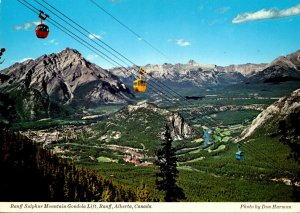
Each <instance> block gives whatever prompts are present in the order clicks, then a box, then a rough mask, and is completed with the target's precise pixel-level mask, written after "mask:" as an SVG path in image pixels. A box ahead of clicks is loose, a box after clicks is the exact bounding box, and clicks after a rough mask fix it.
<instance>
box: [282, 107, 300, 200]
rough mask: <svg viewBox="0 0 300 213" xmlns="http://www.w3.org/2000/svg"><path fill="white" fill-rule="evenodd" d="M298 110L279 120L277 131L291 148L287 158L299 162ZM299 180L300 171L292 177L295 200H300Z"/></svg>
mask: <svg viewBox="0 0 300 213" xmlns="http://www.w3.org/2000/svg"><path fill="white" fill-rule="evenodd" d="M299 122H300V111H298V112H295V113H291V114H290V115H289V117H288V118H287V119H286V120H281V121H280V122H279V127H278V130H279V133H280V134H281V137H280V141H281V142H282V143H284V144H287V145H288V146H289V147H290V148H291V153H290V155H289V158H291V159H294V160H295V161H296V162H297V163H298V164H300V126H299ZM298 182H300V172H299V171H298V172H297V174H296V176H295V177H294V178H292V185H293V198H294V200H295V201H300V189H299V187H297V186H296V183H298Z"/></svg>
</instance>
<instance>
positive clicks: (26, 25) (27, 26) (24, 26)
mask: <svg viewBox="0 0 300 213" xmlns="http://www.w3.org/2000/svg"><path fill="white" fill-rule="evenodd" d="M38 24H40V22H38V21H32V22H26V23H24V24H22V25H17V26H15V27H14V28H15V30H17V31H19V30H30V29H31V28H32V27H35V26H36V25H38Z"/></svg>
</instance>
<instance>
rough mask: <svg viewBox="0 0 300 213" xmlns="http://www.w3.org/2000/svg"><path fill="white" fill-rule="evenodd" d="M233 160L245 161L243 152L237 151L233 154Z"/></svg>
mask: <svg viewBox="0 0 300 213" xmlns="http://www.w3.org/2000/svg"><path fill="white" fill-rule="evenodd" d="M235 158H236V159H237V160H245V155H244V152H243V151H240V150H239V151H237V152H236V153H235Z"/></svg>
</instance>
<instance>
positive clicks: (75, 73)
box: [0, 48, 133, 117]
mask: <svg viewBox="0 0 300 213" xmlns="http://www.w3.org/2000/svg"><path fill="white" fill-rule="evenodd" d="M1 73H2V74H3V76H5V77H9V78H8V79H5V81H4V80H3V81H2V83H1V84H0V91H1V92H3V93H6V94H15V93H18V92H19V93H22V94H24V96H26V97H27V100H28V101H29V104H27V106H28V107H30V105H34V104H38V105H41V104H42V102H45V103H46V102H55V103H57V104H59V105H70V104H74V105H80V106H82V105H97V104H101V103H117V104H120V103H128V102H130V100H131V98H132V97H133V94H132V93H131V92H130V90H129V89H128V88H127V87H126V86H125V85H124V84H123V83H122V82H121V81H120V80H119V79H118V78H117V77H116V76H115V75H113V74H111V73H109V72H108V71H106V70H103V69H102V68H100V67H99V66H97V65H95V64H92V63H90V62H88V61H87V60H85V59H84V58H83V57H82V56H81V54H80V53H79V52H78V51H76V50H74V49H69V48H67V49H65V50H63V51H61V52H59V53H57V54H56V53H53V54H50V55H43V56H41V57H39V58H37V59H35V60H27V61H25V62H23V63H16V64H14V65H13V66H11V67H9V68H7V69H4V70H3V71H2V72H1ZM30 100H31V101H30ZM42 105H43V104H42ZM46 105H47V104H46ZM24 106H25V105H24ZM44 107H45V106H44ZM30 111H32V113H33V114H34V113H36V112H37V111H36V109H35V107H32V108H31V110H30ZM33 117H34V116H33Z"/></svg>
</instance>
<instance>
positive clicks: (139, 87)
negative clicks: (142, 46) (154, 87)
mask: <svg viewBox="0 0 300 213" xmlns="http://www.w3.org/2000/svg"><path fill="white" fill-rule="evenodd" d="M139 74H140V77H139V79H137V80H135V81H134V82H133V89H134V91H135V92H146V88H147V83H146V81H145V80H144V78H143V75H144V74H145V70H143V68H141V67H140V69H139Z"/></svg>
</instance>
